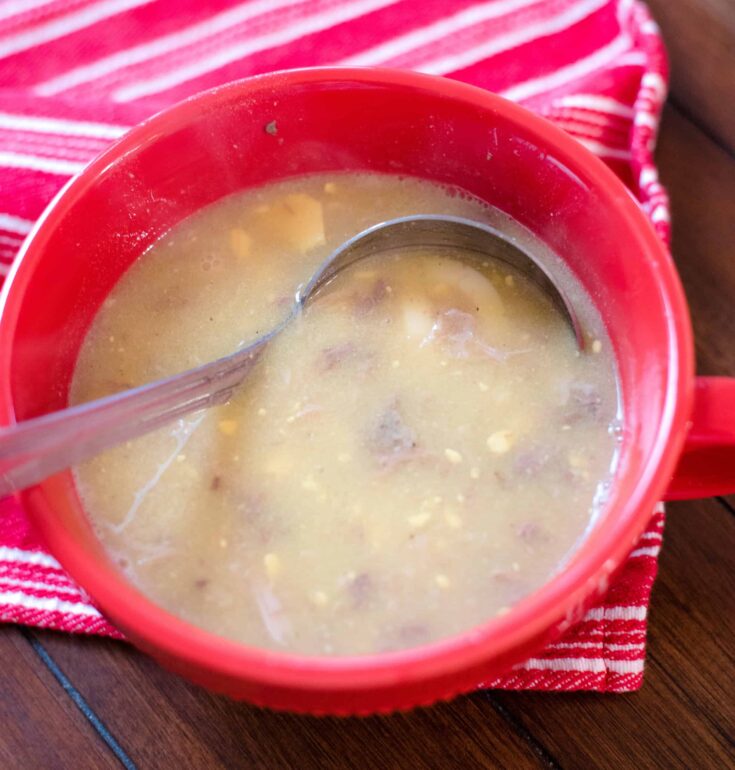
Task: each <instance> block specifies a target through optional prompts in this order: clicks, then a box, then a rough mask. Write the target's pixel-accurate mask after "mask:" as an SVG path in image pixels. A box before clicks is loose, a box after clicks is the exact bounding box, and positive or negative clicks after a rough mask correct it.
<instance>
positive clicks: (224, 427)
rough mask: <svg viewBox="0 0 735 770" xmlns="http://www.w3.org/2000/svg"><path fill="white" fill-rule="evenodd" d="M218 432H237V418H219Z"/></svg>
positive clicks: (228, 434) (231, 433)
mask: <svg viewBox="0 0 735 770" xmlns="http://www.w3.org/2000/svg"><path fill="white" fill-rule="evenodd" d="M217 427H218V428H219V432H220V433H222V434H223V435H225V436H234V435H235V433H236V432H237V420H220V421H219V422H218V423H217Z"/></svg>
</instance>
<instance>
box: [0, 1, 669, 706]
mask: <svg viewBox="0 0 735 770" xmlns="http://www.w3.org/2000/svg"><path fill="white" fill-rule="evenodd" d="M327 64H345V65H346V64H350V65H381V66H390V67H404V68H411V69H416V70H420V71H422V72H429V73H434V74H439V75H446V76H449V77H452V78H457V79H459V80H463V81H466V82H468V83H472V84H474V85H478V86H481V87H483V88H488V89H492V90H493V91H496V92H498V93H500V94H502V95H503V96H506V97H507V98H509V99H513V100H516V101H518V102H520V103H522V104H524V105H525V106H527V107H529V108H531V109H533V110H535V111H537V112H539V113H540V114H542V115H544V116H546V117H547V118H549V119H551V120H553V121H554V122H555V123H556V124H557V125H559V126H561V127H562V128H564V129H565V130H567V131H568V132H569V133H570V134H572V135H573V136H574V137H576V138H577V139H578V140H579V141H580V142H581V143H582V144H584V145H585V146H586V147H587V148H589V149H590V150H591V151H592V152H594V153H595V154H597V155H599V156H600V157H601V158H602V159H603V160H604V161H605V162H607V163H608V164H609V165H610V166H611V168H612V169H613V170H614V171H615V172H616V173H617V174H618V175H619V176H620V177H621V178H622V179H623V180H624V181H625V183H626V184H627V185H628V186H629V187H630V188H631V189H632V191H633V192H634V193H635V194H636V195H637V197H638V199H639V200H640V202H641V205H642V206H643V208H644V210H645V211H646V212H647V213H648V215H649V216H650V218H651V220H652V221H653V223H654V225H655V227H656V229H657V230H658V232H659V234H660V236H661V237H662V239H664V241H668V238H669V213H668V201H667V198H666V193H665V191H664V190H663V188H662V187H661V185H660V184H659V182H658V175H657V172H656V168H655V166H654V165H653V158H652V153H653V149H654V144H655V139H656V130H657V127H658V121H659V116H660V111H661V104H662V101H663V99H664V97H665V92H666V81H667V67H666V57H665V52H664V49H663V45H662V43H661V39H660V36H659V32H658V28H657V27H656V24H655V23H654V22H653V21H652V19H651V17H650V15H649V13H648V11H647V9H646V7H645V6H644V5H642V4H641V3H639V2H636V1H635V0H492V1H491V2H475V1H473V0H422V2H416V1H415V0H247V1H246V2H233V0H207V1H205V0H0V280H2V276H4V275H5V274H6V273H7V271H8V269H9V268H10V265H11V264H12V262H13V259H14V257H15V255H16V253H17V251H18V248H19V246H20V244H21V242H22V240H23V238H24V236H25V235H26V234H27V233H28V232H29V230H30V228H31V226H32V224H33V222H34V220H35V219H36V218H37V217H38V216H39V215H40V213H41V212H42V210H43V208H44V207H45V206H46V204H47V203H48V202H49V200H50V199H51V197H52V196H53V195H54V194H55V193H56V191H57V190H58V189H59V188H60V187H61V186H62V185H63V184H64V182H65V181H66V180H67V179H68V178H69V177H70V176H72V175H74V174H75V173H77V172H78V171H79V170H80V169H81V168H83V166H84V165H85V163H87V162H88V161H89V160H90V159H91V158H93V157H94V156H95V155H96V154H97V153H98V152H99V151H100V150H102V149H103V148H104V147H105V146H106V145H107V144H108V143H109V142H111V141H113V140H114V139H115V138H117V137H118V136H120V135H121V134H123V133H124V132H125V130H126V129H127V127H128V126H130V125H132V124H134V123H137V122H138V121H139V120H141V119H143V118H145V117H147V116H148V115H150V114H151V113H153V112H155V111H157V110H159V109H162V108H163V107H166V106H168V105H170V104H172V103H173V102H176V101H178V100H180V99H182V98H184V97H186V96H189V95H190V94H192V93H195V92H196V91H199V90H201V89H204V88H209V87H211V86H214V85H218V84H220V83H224V82H226V81H229V80H232V79H234V78H241V77H245V76H247V75H253V74H256V73H261V72H266V71H269V70H274V69H284V68H289V67H303V66H309V65H327ZM662 529H663V511H662V510H658V511H656V512H655V513H654V515H653V517H652V519H651V522H650V525H649V527H648V529H647V530H646V532H645V533H644V534H643V536H642V538H641V540H640V542H639V543H638V545H637V546H636V547H635V549H634V550H633V552H632V553H631V554H630V558H629V559H628V561H627V563H626V564H625V566H624V568H623V569H622V570H621V572H620V573H619V574H618V576H617V577H616V579H615V581H614V583H613V584H612V585H611V587H610V590H609V592H608V594H607V596H606V597H605V599H604V600H603V601H602V602H601V603H600V604H599V605H598V606H597V607H595V608H594V609H592V610H590V611H589V612H588V613H587V614H586V616H585V617H584V619H583V620H582V621H581V622H580V623H578V624H577V625H576V626H574V627H573V628H571V629H570V630H569V631H568V632H567V634H566V635H565V636H564V637H563V639H562V640H560V641H559V642H557V643H556V644H553V645H551V646H550V647H548V648H547V649H546V650H544V651H543V652H541V653H540V654H539V655H538V656H536V657H534V658H532V659H531V660H528V661H526V663H524V664H523V665H521V666H517V667H516V668H515V669H514V670H513V671H512V672H511V673H509V674H508V675H506V676H504V677H501V678H499V679H496V680H493V681H490V682H486V683H485V686H488V687H499V688H509V689H523V688H532V689H539V690H581V689H586V690H598V691H610V692H623V691H628V690H633V689H636V688H638V687H640V685H641V682H642V676H643V664H644V659H645V637H646V619H647V612H648V604H649V600H650V594H651V587H652V585H653V581H654V578H655V575H656V569H657V555H658V551H659V548H660V545H661V536H662ZM0 619H2V620H5V621H8V622H15V623H25V624H29V625H35V626H41V627H48V628H56V629H60V630H65V631H71V632H80V633H96V634H106V635H110V636H115V635H117V636H119V634H118V632H116V630H115V629H114V628H112V627H111V626H110V625H109V624H108V623H107V621H106V620H105V619H104V618H103V617H102V616H101V615H100V614H99V612H98V611H97V610H96V609H95V608H94V606H93V605H92V604H91V603H90V601H89V599H88V597H87V596H85V594H84V593H83V592H82V591H81V590H80V589H79V587H78V586H76V585H75V584H74V583H73V582H72V581H71V580H70V579H69V577H68V576H67V575H66V574H65V573H64V571H63V570H62V569H61V567H60V566H59V564H58V563H57V562H56V561H55V559H54V558H53V557H52V556H51V555H49V554H48V553H47V552H46V551H45V550H44V548H43V544H42V543H41V542H39V540H38V539H37V537H36V536H35V535H34V533H33V531H32V529H31V527H30V525H29V522H28V520H27V518H26V516H25V514H24V512H23V510H22V509H21V507H20V506H19V505H18V503H17V502H16V501H15V500H14V499H12V498H8V499H5V500H3V501H0Z"/></svg>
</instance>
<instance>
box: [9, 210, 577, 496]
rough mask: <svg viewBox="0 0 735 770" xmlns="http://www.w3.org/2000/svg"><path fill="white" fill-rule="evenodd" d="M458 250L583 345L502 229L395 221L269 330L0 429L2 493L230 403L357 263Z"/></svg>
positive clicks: (546, 281) (355, 249) (360, 238)
mask: <svg viewBox="0 0 735 770" xmlns="http://www.w3.org/2000/svg"><path fill="white" fill-rule="evenodd" d="M419 246H420V247H429V248H440V249H460V250H461V251H462V252H463V253H464V254H466V255H468V256H469V257H472V256H473V255H476V256H477V258H478V260H480V261H482V260H486V259H487V258H488V257H491V258H495V259H499V260H502V261H504V262H507V263H508V264H510V265H512V266H513V267H515V268H517V269H518V270H520V271H521V272H523V273H525V274H526V275H528V276H529V277H530V278H531V279H532V280H533V281H535V282H536V283H537V284H538V285H539V286H540V287H541V289H542V290H543V291H544V292H545V293H546V294H547V295H548V297H549V298H550V299H551V300H552V301H553V302H554V304H555V305H556V307H557V308H558V309H559V311H560V312H561V313H562V315H563V316H564V317H565V318H566V320H567V321H568V322H569V325H570V326H571V328H572V331H573V333H574V335H575V337H576V340H577V345H578V346H579V348H580V350H581V349H583V347H584V340H583V335H582V332H581V329H580V326H579V322H578V320H577V316H576V314H575V312H574V309H573V307H572V306H571V304H570V303H569V301H568V300H567V298H566V296H565V295H564V292H563V291H562V290H561V289H560V288H559V287H558V286H557V285H556V283H555V282H554V280H553V278H552V277H551V275H550V274H549V273H548V272H547V271H546V269H545V268H544V266H543V265H541V264H540V263H538V262H537V261H536V260H535V259H534V257H533V256H532V255H531V254H528V253H526V252H525V251H523V250H522V249H521V248H520V247H519V246H518V245H517V244H515V243H514V242H513V241H512V240H511V239H509V238H508V236H506V235H504V234H503V233H502V232H500V231H499V230H496V229H494V228H493V227H490V226H488V225H484V224H481V223H479V222H473V221H471V220H468V219H461V218H459V217H449V216H429V215H427V216H414V217H402V218H401V219H393V220H390V221H388V222H382V223H381V224H378V225H375V226H374V227H370V228H368V229H367V230H364V231H363V232H361V233H359V234H358V235H356V236H354V237H353V238H350V239H349V240H348V241H346V242H345V243H343V244H342V245H341V246H340V247H339V248H338V249H336V250H335V251H334V252H332V254H330V256H329V257H327V259H325V260H324V262H322V264H321V265H320V266H319V267H318V268H317V269H316V271H315V272H314V274H313V275H312V277H311V279H310V280H309V281H308V282H307V283H306V284H304V285H303V286H302V287H300V288H299V290H298V291H297V292H296V297H295V301H294V304H293V306H292V308H291V311H290V313H289V314H288V316H287V317H286V318H285V319H284V320H283V321H281V323H279V324H278V325H277V326H276V327H274V328H273V329H272V330H271V331H269V332H268V333H267V334H264V335H262V336H260V337H258V338H257V339H256V340H254V341H253V342H251V343H250V344H248V345H247V346H245V347H243V348H241V349H240V350H238V351H236V352H235V353H232V354H231V355H229V356H225V357H224V358H220V359H218V360H216V361H213V362H212V363H209V364H204V365H203V366H199V367H197V368H196V369H190V370H188V371H185V372H182V373H181V374H177V375H174V376H173V377H168V378H167V379H164V380H158V381H156V382H151V383H149V384H147V385H142V386H141V387H139V388H134V389H132V390H126V391H123V392H121V393H116V394H114V395H112V396H107V397H106V398H101V399H98V400H96V401H90V402H88V403H86V404H81V405H79V406H74V407H70V408H69V409H62V410H60V411H58V412H52V413H50V414H46V415H43V416H42V417H35V418H33V419H31V420H25V421H23V422H20V423H18V424H16V425H13V426H10V427H7V428H3V429H2V430H0V497H1V496H3V495H6V494H9V493H10V492H13V491H15V490H18V489H23V488H25V487H28V486H31V485H32V484H36V483H38V482H39V481H42V480H43V479H45V478H47V477H48V476H51V475H52V474H54V473H56V472H58V471H60V470H63V469H64V468H68V467H70V466H72V465H75V464H76V463H80V462H83V461H84V460H88V459H89V458H90V457H92V456H94V455H96V454H98V453H99V452H101V451H103V450H104V449H109V448H110V447H112V446H115V445H116V444H120V443H123V442H124V441H129V440H130V439H133V438H136V437H138V436H141V435H143V434H144V433H148V432H150V431H152V430H155V429H156V428H160V427H162V426H163V425H166V424H167V423H170V422H171V421H173V420H175V419H176V418H178V417H182V416H183V415H186V414H189V413H191V412H195V411H197V410H199V409H205V408H207V407H209V406H214V405H216V404H223V403H225V402H226V401H228V400H229V399H230V397H231V395H232V392H233V390H234V389H235V388H236V387H237V386H238V385H240V383H241V382H242V381H243V380H244V379H245V378H246V376H247V375H248V373H249V372H250V371H251V369H252V368H253V366H254V365H255V363H256V361H257V360H258V358H259V356H260V354H261V352H262V351H263V349H264V348H265V346H266V345H267V344H268V343H269V342H270V341H271V340H272V339H273V338H274V337H275V336H276V335H277V334H279V333H280V332H281V331H282V330H283V329H284V328H285V327H286V326H287V325H288V324H289V323H290V321H291V320H293V318H294V317H295V316H296V315H297V314H298V313H299V312H300V311H301V310H302V308H303V307H305V306H306V305H307V303H308V302H309V301H310V300H311V299H313V298H314V296H315V295H316V294H317V293H318V291H319V289H320V288H322V287H323V286H324V285H325V284H326V283H327V282H328V281H329V280H330V279H331V278H333V277H334V276H335V275H336V274H337V273H338V272H340V271H341V270H344V269H345V268H346V267H349V266H350V265H352V264H354V263H355V262H357V261H358V260H361V259H365V258H367V257H370V256H373V255H375V254H378V253H382V252H385V251H395V250H398V249H405V248H407V247H419Z"/></svg>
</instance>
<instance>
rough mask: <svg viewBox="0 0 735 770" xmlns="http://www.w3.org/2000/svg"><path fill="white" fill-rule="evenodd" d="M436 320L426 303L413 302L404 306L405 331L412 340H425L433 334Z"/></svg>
mask: <svg viewBox="0 0 735 770" xmlns="http://www.w3.org/2000/svg"><path fill="white" fill-rule="evenodd" d="M433 324H434V320H433V318H432V317H431V311H430V310H429V307H428V305H426V303H424V302H421V301H420V300H411V301H408V302H406V303H405V304H404V306H403V329H404V331H405V332H406V336H407V337H409V338H410V339H418V340H423V339H425V338H426V337H427V336H428V335H429V334H431V328H432V326H433Z"/></svg>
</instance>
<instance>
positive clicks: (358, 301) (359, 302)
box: [353, 278, 389, 318]
mask: <svg viewBox="0 0 735 770" xmlns="http://www.w3.org/2000/svg"><path fill="white" fill-rule="evenodd" d="M388 293H389V292H388V284H386V282H385V281H384V280H383V279H382V278H378V279H377V280H376V281H374V282H373V284H372V286H371V287H370V289H368V291H367V292H359V293H356V294H355V295H354V297H353V305H354V308H355V315H356V316H357V317H358V318H359V317H362V316H366V315H368V314H370V313H372V312H373V310H375V308H376V307H378V305H380V304H381V303H382V302H383V300H384V299H385V298H386V297H387V296H388Z"/></svg>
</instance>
